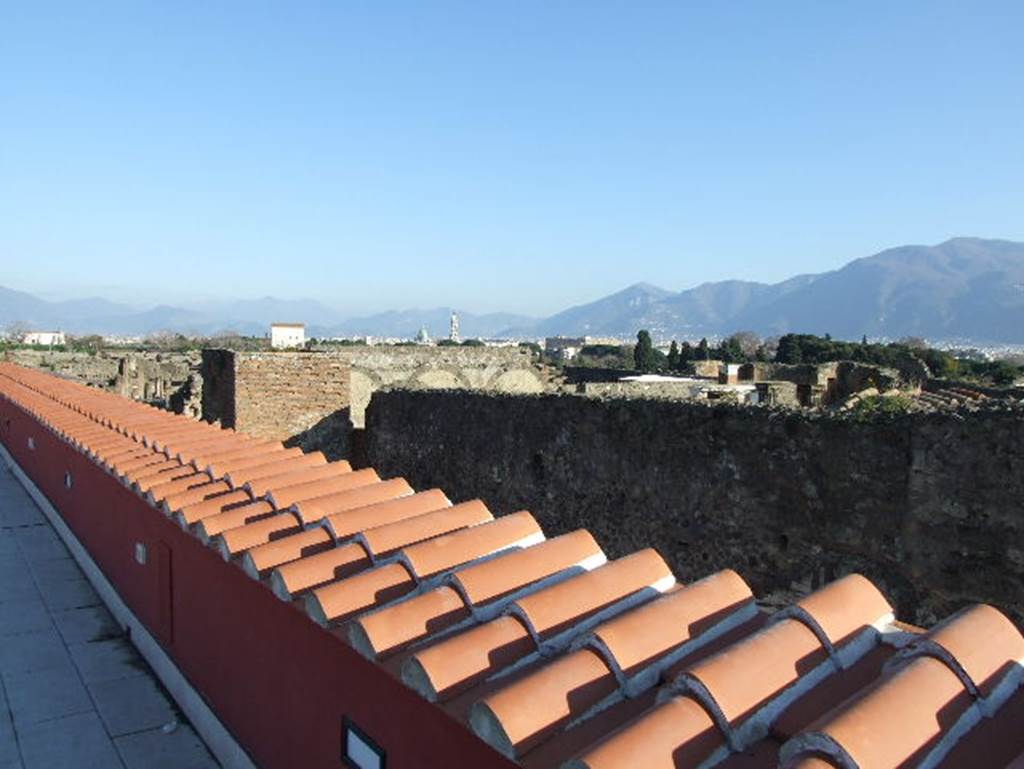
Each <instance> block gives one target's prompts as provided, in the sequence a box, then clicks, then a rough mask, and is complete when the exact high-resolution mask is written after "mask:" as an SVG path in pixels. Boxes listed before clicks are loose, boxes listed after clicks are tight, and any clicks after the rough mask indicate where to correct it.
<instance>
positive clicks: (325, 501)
mask: <svg viewBox="0 0 1024 769" xmlns="http://www.w3.org/2000/svg"><path fill="white" fill-rule="evenodd" d="M344 502H345V498H344V496H343V495H340V494H339V495H328V496H326V497H317V498H315V499H306V500H303V501H302V502H296V503H295V504H294V505H292V507H291V510H292V512H293V513H295V514H296V515H298V516H299V517H300V518H301V519H302V520H304V521H316V520H320V519H321V518H323V519H325V524H326V525H327V528H328V529H330V531H331V532H332V533H333V534H334V536H335V537H336V538H337V539H346V538H348V537H351V536H352V535H353V534H356V533H357V532H360V531H363V530H364V529H371V528H374V527H376V526H383V525H385V524H388V523H394V522H395V521H404V520H405V519H407V518H412V517H414V516H417V515H422V514H423V513H430V512H433V511H434V510H440V509H442V508H445V507H450V506H451V502H449V501H448V497H446V496H445V495H444V492H442V491H441V490H440V489H430V490H429V491H420V492H418V493H416V494H410V495H409V496H406V497H399V498H398V499H392V500H389V501H387V502H378V503H377V504H374V505H367V506H366V507H360V508H356V509H354V510H338V509H336V508H335V505H336V504H338V503H341V504H344ZM474 502H479V500H474ZM464 504H471V503H468V502H467V503H464ZM479 504H481V505H482V504H483V503H482V502H479ZM325 511H329V512H325Z"/></svg>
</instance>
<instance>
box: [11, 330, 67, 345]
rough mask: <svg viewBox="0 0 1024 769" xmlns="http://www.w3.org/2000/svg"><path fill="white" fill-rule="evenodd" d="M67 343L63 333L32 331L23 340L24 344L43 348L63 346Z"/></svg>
mask: <svg viewBox="0 0 1024 769" xmlns="http://www.w3.org/2000/svg"><path fill="white" fill-rule="evenodd" d="M66 342H67V339H66V337H65V336H64V332H63V331H30V332H29V333H27V334H25V336H23V337H22V338H21V343H22V344H37V345H41V346H52V345H61V344H65V343H66Z"/></svg>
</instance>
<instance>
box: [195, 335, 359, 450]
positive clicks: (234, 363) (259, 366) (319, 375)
mask: <svg viewBox="0 0 1024 769" xmlns="http://www.w3.org/2000/svg"><path fill="white" fill-rule="evenodd" d="M349 376H350V364H349V362H348V361H347V360H345V359H343V358H339V357H337V356H332V355H320V354H315V353H304V352H265V353H235V352H231V351H228V350H204V351H203V384H204V386H203V418H204V419H206V420H207V421H210V422H217V421H219V422H220V423H221V424H222V425H224V426H225V427H234V428H235V429H236V430H241V431H244V432H246V433H248V434H250V435H255V436H257V437H261V438H270V439H274V440H284V441H286V442H288V443H289V444H292V445H298V446H302V447H304V448H309V447H310V446H311V445H312V444H316V448H321V449H328V448H329V449H330V453H331V454H332V455H335V454H339V453H340V454H343V453H345V452H346V451H347V448H348V406H349ZM328 436H329V437H328ZM327 442H331V443H333V445H332V446H330V447H328V446H327V445H326V443H327Z"/></svg>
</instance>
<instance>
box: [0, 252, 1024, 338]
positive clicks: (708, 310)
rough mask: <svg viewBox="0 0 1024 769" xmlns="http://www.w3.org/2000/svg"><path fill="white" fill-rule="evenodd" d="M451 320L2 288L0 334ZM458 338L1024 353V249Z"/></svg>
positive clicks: (720, 287)
mask: <svg viewBox="0 0 1024 769" xmlns="http://www.w3.org/2000/svg"><path fill="white" fill-rule="evenodd" d="M450 313H451V310H450V309H449V308H435V309H429V310H403V311H389V312H383V313H379V314H376V315H370V316H366V317H357V318H348V317H346V316H345V315H344V313H342V312H341V311H340V310H337V309H335V308H332V307H329V306H327V305H325V304H323V303H321V302H316V301H313V300H287V299H278V298H275V297H270V296H267V297H263V298H260V299H252V300H242V301H227V302H206V303H202V304H197V305H195V306H191V307H188V308H183V307H173V306H168V305H161V306H157V307H153V308H151V309H147V310H141V311H140V310H137V309H135V308H132V307H129V306H127V305H123V304H118V303H115V302H110V301H108V300H106V299H102V298H86V299H76V300H71V301H63V302H48V301H45V300H42V299H39V298H37V297H35V296H33V295H31V294H28V293H25V292H22V291H15V290H13V289H10V288H3V287H0V327H4V326H10V325H11V324H15V323H19V324H23V325H25V326H28V327H32V328H39V329H47V330H49V329H58V328H59V329H62V330H65V331H68V332H71V333H100V334H121V335H144V334H149V333H154V332H157V331H164V330H173V331H180V332H183V333H193V334H213V333H217V332H221V331H225V330H232V331H235V332H238V333H242V334H250V335H263V334H265V333H266V332H267V329H268V326H269V324H270V323H271V322H272V321H302V322H305V323H306V324H307V333H308V335H310V336H367V335H370V336H382V337H411V336H413V335H414V334H415V333H416V332H417V331H418V330H419V329H420V328H426V329H427V331H428V332H429V333H430V334H431V335H432V336H434V337H442V336H447V333H448V322H449V317H450ZM459 317H460V324H461V331H462V335H463V336H464V337H522V338H538V337H544V336H557V335H568V336H577V335H591V336H610V337H619V338H623V339H626V338H630V337H632V336H634V335H635V334H636V331H637V330H638V329H640V328H646V329H648V330H650V331H651V333H652V335H653V336H654V337H655V338H656V339H668V338H679V339H684V338H685V339H695V338H698V337H701V336H720V335H724V334H728V333H731V332H733V331H737V330H750V331H755V332H757V333H760V334H762V335H774V334H782V333H786V332H790V331H798V332H804V333H817V334H824V333H830V334H832V335H833V336H835V337H837V338H845V339H858V338H860V337H861V336H862V335H865V334H866V335H867V336H869V337H872V338H884V337H888V338H899V337H903V336H920V337H925V338H927V339H930V340H933V341H941V340H958V341H971V342H975V343H979V344H981V343H990V344H998V343H1024V243H1016V242H1012V241H1007V240H991V239H981V238H954V239H952V240H948V241H946V242H945V243H941V244H939V245H937V246H900V247H898V248H892V249H888V250H886V251H882V252H881V253H878V254H875V255H873V256H868V257H865V258H862V259H857V260H855V261H852V262H850V263H849V264H847V265H845V266H843V267H841V268H840V269H837V270H832V271H829V272H823V273H819V274H813V275H798V276H796V277H793V278H790V279H788V280H785V281H782V282H781V283H774V284H766V283H755V282H750V281H741V280H726V281H719V282H714V283H704V284H702V285H700V286H697V287H695V288H691V289H686V290H684V291H678V292H674V291H669V290H667V289H664V288H659V287H657V286H653V285H650V284H647V283H637V284H635V285H632V286H629V287H628V288H626V289H624V290H622V291H619V292H617V293H615V294H612V295H610V296H606V297H603V298H601V299H598V300H596V301H594V302H590V303H588V304H584V305H579V306H576V307H571V308H569V309H567V310H564V311H562V312H559V313H557V314H555V315H552V316H550V317H548V318H541V319H538V318H531V317H528V316H523V315H515V314H511V313H502V312H495V313H489V314H485V315H475V314H472V313H468V312H461V311H460V312H459Z"/></svg>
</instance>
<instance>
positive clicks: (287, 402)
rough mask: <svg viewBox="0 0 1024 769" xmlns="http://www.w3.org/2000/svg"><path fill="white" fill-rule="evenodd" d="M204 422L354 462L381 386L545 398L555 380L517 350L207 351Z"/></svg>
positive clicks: (464, 348) (205, 353) (375, 348)
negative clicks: (358, 434)
mask: <svg viewBox="0 0 1024 769" xmlns="http://www.w3.org/2000/svg"><path fill="white" fill-rule="evenodd" d="M202 371H203V419H205V420H207V421H210V422H217V421H219V422H220V423H221V424H223V425H224V426H226V427H235V428H236V429H238V430H243V431H245V432H248V433H250V434H252V435H257V436H260V437H265V438H273V439H276V440H283V441H285V442H287V443H289V444H290V445H297V446H301V447H302V448H304V449H306V450H320V451H324V452H325V453H326V454H327V455H328V456H330V457H331V458H340V457H350V456H351V454H352V445H353V435H352V427H353V426H355V427H362V425H363V411H364V408H365V406H366V404H367V403H368V402H369V400H370V396H371V394H372V393H373V392H374V391H375V390H376V389H378V388H381V387H384V386H387V385H392V384H396V383H400V384H409V385H411V386H415V387H426V388H435V387H441V388H449V387H466V388H480V389H489V390H495V391H499V392H540V391H542V390H543V389H544V387H545V385H546V383H547V381H548V379H549V375H548V372H547V371H546V370H545V369H543V368H541V367H540V366H538V365H537V364H536V363H535V362H534V361H533V359H532V358H531V356H530V355H529V354H528V353H523V352H520V351H519V350H518V349H515V348H511V349H509V348H479V347H429V348H421V347H356V348H351V349H350V350H344V351H339V352H264V353H241V352H232V351H228V350H204V351H203V366H202Z"/></svg>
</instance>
